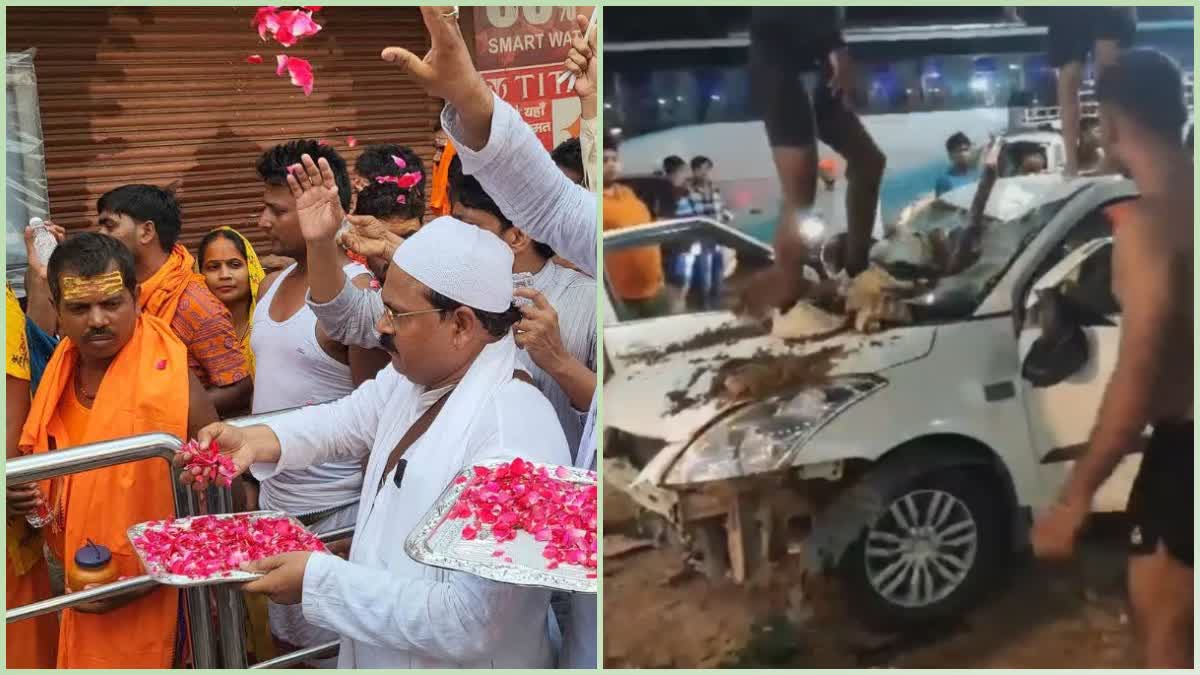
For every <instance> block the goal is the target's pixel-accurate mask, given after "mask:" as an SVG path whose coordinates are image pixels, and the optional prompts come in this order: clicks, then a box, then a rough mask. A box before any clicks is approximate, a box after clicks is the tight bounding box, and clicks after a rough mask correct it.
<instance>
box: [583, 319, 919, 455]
mask: <svg viewBox="0 0 1200 675" xmlns="http://www.w3.org/2000/svg"><path fill="white" fill-rule="evenodd" d="M697 319H702V320H697ZM646 323H647V324H651V323H653V329H654V330H653V331H638V332H639V333H641V334H642V335H647V333H649V336H652V337H653V341H654V344H655V345H656V346H655V347H650V346H649V345H648V344H647V343H646V342H644V341H642V340H638V341H636V342H635V341H633V340H629V339H628V337H627V336H622V337H625V338H626V339H625V340H618V341H617V342H616V343H615V344H614V343H613V342H609V344H608V347H609V350H610V353H612V354H614V356H613V359H614V360H615V361H616V362H617V364H615V372H614V374H613V376H612V377H611V378H610V379H609V381H608V382H607V383H606V384H605V386H604V423H605V425H606V426H608V427H612V428H616V429H620V430H621V431H624V432H627V433H630V434H634V435H637V436H642V437H645V438H654V439H661V440H663V441H666V442H668V443H681V442H685V441H687V440H689V439H691V438H692V437H693V436H694V435H695V434H696V433H697V432H698V431H700V430H701V429H703V428H704V427H705V426H707V425H708V424H709V423H710V422H711V421H712V420H713V419H714V418H716V417H718V416H720V415H722V414H723V413H725V412H726V411H728V410H730V409H732V408H735V407H737V406H738V405H740V404H739V403H738V402H735V401H732V400H730V399H729V398H728V397H724V396H719V395H716V394H715V393H714V380H716V379H718V377H719V376H720V375H719V374H720V373H722V372H727V371H723V368H728V367H729V366H730V365H732V364H737V363H759V364H770V365H772V366H775V365H781V366H783V367H781V368H772V370H773V371H775V372H783V373H784V374H783V375H781V377H783V378H786V377H788V376H789V375H788V374H787V373H786V371H787V367H786V366H787V365H788V364H789V363H800V362H803V361H816V363H815V364H811V365H813V366H815V367H814V368H808V367H807V366H806V367H804V368H799V369H796V371H795V372H796V373H797V374H796V377H804V373H805V372H807V371H809V370H813V371H821V372H824V373H826V374H827V375H831V376H835V375H842V374H850V373H880V372H881V371H884V370H886V369H888V368H891V367H894V366H897V365H900V364H902V363H907V362H910V361H914V360H916V359H920V358H922V357H924V356H925V355H926V354H928V353H929V350H930V347H931V345H932V343H933V337H934V333H935V329H934V328H933V327H931V326H916V327H905V328H896V329H893V330H889V331H885V332H882V333H876V334H872V335H864V334H861V333H855V332H852V331H846V332H841V333H839V334H836V335H833V336H829V337H826V338H824V339H814V340H805V341H785V340H781V339H779V338H775V337H772V336H771V335H769V334H767V332H766V330H765V329H763V328H760V327H758V326H757V325H752V324H745V323H741V322H739V320H738V319H736V318H734V317H733V316H732V315H731V314H726V313H710V314H702V315H691V316H686V317H672V318H671V320H670V321H664V322H646ZM647 327H649V326H647ZM606 341H608V337H607V336H606ZM618 349H620V350H621V351H617V350H618ZM793 357H795V358H793ZM804 357H811V359H805V358H804ZM766 375H767V376H768V377H769V376H770V375H771V373H766ZM884 376H885V377H886V374H885V375H884ZM799 384H800V385H801V387H803V383H799ZM768 389H769V386H768ZM764 391H765V390H764ZM765 395H768V396H769V395H770V394H769V393H767V394H765ZM751 398H754V397H751Z"/></svg>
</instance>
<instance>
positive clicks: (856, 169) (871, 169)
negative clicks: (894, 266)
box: [842, 124, 887, 277]
mask: <svg viewBox="0 0 1200 675" xmlns="http://www.w3.org/2000/svg"><path fill="white" fill-rule="evenodd" d="M857 129H858V132H857V133H854V134H851V136H850V138H849V139H848V140H850V144H849V146H848V147H847V148H846V151H845V152H842V155H843V156H844V157H845V158H846V220H848V221H849V222H848V223H847V224H846V232H847V235H848V236H847V237H846V256H845V267H846V273H847V274H849V275H850V276H851V277H853V276H856V275H858V274H859V273H861V272H863V271H864V270H866V269H867V265H868V259H867V258H868V256H869V255H870V252H871V230H872V229H874V227H875V210H876V208H877V207H878V206H879V186H880V185H881V184H882V183H883V170H884V168H885V167H886V166H887V158H885V157H884V155H883V152H882V151H880V150H879V147H878V146H876V145H875V141H874V140H873V139H872V138H871V136H870V134H868V133H867V130H866V129H864V128H863V127H862V125H861V124H860V125H858V127H857Z"/></svg>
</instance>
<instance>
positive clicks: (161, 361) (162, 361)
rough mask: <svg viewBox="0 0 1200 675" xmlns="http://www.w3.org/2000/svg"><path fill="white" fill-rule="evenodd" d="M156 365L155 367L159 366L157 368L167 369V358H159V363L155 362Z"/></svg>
mask: <svg viewBox="0 0 1200 675" xmlns="http://www.w3.org/2000/svg"><path fill="white" fill-rule="evenodd" d="M154 367H155V368H157V369H159V370H166V369H167V360H166V359H159V360H158V363H155V364H154Z"/></svg>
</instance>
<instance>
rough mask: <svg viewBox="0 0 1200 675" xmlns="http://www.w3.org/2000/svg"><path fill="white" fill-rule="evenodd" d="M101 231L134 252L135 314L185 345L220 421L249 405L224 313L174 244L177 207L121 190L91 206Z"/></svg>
mask: <svg viewBox="0 0 1200 675" xmlns="http://www.w3.org/2000/svg"><path fill="white" fill-rule="evenodd" d="M96 211H97V212H99V214H100V215H99V221H98V223H99V231H100V232H102V233H104V234H107V235H110V236H112V237H114V238H115V239H117V240H118V241H120V242H121V243H122V244H125V247H126V248H128V249H129V251H130V252H131V253H133V259H134V263H135V266H136V270H137V281H138V283H139V285H140V287H141V291H140V293H139V295H138V302H137V304H138V309H140V310H141V311H142V312H144V313H146V314H149V315H151V316H154V317H156V318H158V319H161V320H162V321H164V322H166V323H167V324H168V325H169V326H170V327H171V330H172V331H174V332H175V335H177V336H178V337H179V339H180V340H182V341H183V344H184V345H185V346H186V347H187V353H188V367H189V368H190V369H191V371H192V373H194V374H195V375H196V377H197V378H198V379H199V380H200V383H201V384H202V385H204V388H205V389H206V390H208V396H209V398H211V399H212V402H213V405H214V406H215V407H216V409H217V412H218V413H220V414H221V415H229V414H235V413H237V412H241V411H244V410H246V409H248V408H249V406H250V397H251V395H252V393H253V384H252V381H251V379H250V370H249V368H248V367H247V364H246V357H245V355H244V354H243V353H242V350H241V349H239V346H238V339H237V333H236V331H234V328H233V320H232V317H231V315H230V313H229V310H228V309H226V308H225V306H224V305H222V304H221V301H220V300H217V298H216V297H215V296H214V295H213V294H212V292H211V291H209V290H208V286H207V285H206V284H205V282H204V277H203V276H202V275H200V274H199V273H197V272H196V263H195V259H194V258H192V254H191V253H188V251H187V249H185V248H184V247H183V246H182V245H180V244H179V243H178V241H179V233H180V230H181V229H182V227H183V224H182V214H181V213H180V210H179V203H178V202H177V201H175V196H174V195H173V194H171V192H169V191H167V190H164V189H162V188H160V187H155V186H153V185H123V186H121V187H119V188H117V189H115V190H111V191H109V192H106V193H105V194H104V195H103V196H101V197H100V199H99V200H98V201H97V202H96Z"/></svg>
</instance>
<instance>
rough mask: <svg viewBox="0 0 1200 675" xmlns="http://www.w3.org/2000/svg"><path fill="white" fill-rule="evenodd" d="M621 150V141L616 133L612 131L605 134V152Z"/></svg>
mask: <svg viewBox="0 0 1200 675" xmlns="http://www.w3.org/2000/svg"><path fill="white" fill-rule="evenodd" d="M620 148H621V141H620V140H619V139H618V138H617V135H616V134H615V133H613V132H611V131H610V132H608V133H606V134H604V150H612V151H613V152H616V151H618V150H620Z"/></svg>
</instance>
